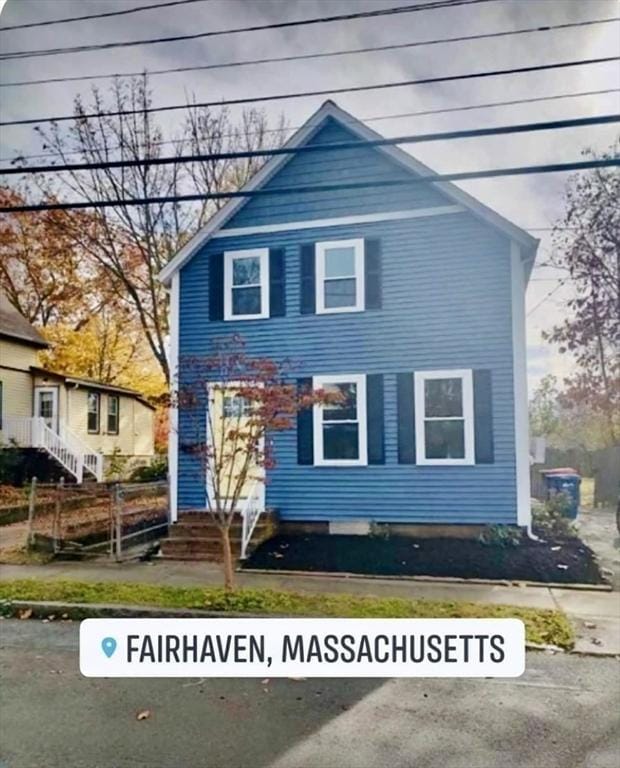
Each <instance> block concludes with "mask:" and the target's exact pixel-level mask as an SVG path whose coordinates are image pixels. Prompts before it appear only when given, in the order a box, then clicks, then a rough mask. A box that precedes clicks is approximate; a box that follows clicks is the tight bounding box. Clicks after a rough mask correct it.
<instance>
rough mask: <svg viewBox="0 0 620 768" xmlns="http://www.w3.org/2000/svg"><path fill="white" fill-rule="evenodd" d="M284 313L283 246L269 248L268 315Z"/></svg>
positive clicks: (278, 315) (284, 275)
mask: <svg viewBox="0 0 620 768" xmlns="http://www.w3.org/2000/svg"><path fill="white" fill-rule="evenodd" d="M285 315H286V271H285V264H284V248H270V249H269V316H270V317H284V316H285Z"/></svg>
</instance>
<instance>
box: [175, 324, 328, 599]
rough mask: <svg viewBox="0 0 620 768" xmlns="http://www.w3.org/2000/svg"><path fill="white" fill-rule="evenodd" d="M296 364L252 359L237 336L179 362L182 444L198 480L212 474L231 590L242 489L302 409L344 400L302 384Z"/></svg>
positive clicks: (261, 475)
mask: <svg viewBox="0 0 620 768" xmlns="http://www.w3.org/2000/svg"><path fill="white" fill-rule="evenodd" d="M292 369H293V366H292V364H291V363H290V362H287V361H283V362H278V361H275V360H271V359H269V358H258V357H252V356H251V355H249V354H248V353H247V351H246V347H245V343H244V342H243V340H242V339H241V338H240V337H239V336H234V337H231V338H225V339H220V340H217V341H215V342H214V344H213V353H212V354H210V355H208V356H205V357H193V358H185V359H183V360H181V362H180V380H181V384H180V387H179V390H178V392H177V393H176V394H175V402H176V404H177V407H178V409H179V424H180V425H181V426H182V440H181V442H180V450H181V451H182V452H184V453H185V454H187V455H188V457H189V458H190V461H191V463H192V464H193V466H194V470H195V472H196V473H197V478H196V479H198V480H199V482H200V481H204V478H206V484H207V499H206V511H207V513H208V514H209V516H210V518H211V519H212V520H213V522H214V523H215V524H216V526H217V528H218V530H219V533H220V538H221V545H222V561H223V571H224V584H225V586H226V588H227V589H232V588H233V586H234V564H233V557H232V552H231V542H230V527H231V524H232V523H233V520H234V519H235V515H236V514H237V513H238V512H239V511H240V503H241V501H242V499H243V498H244V494H247V493H248V492H249V491H251V489H252V486H253V485H254V484H255V483H264V482H265V473H266V471H267V470H269V469H271V468H273V467H274V466H275V460H276V457H275V453H274V450H273V443H272V437H273V435H274V434H275V433H278V432H283V431H285V430H288V429H291V428H292V426H293V424H294V419H295V417H296V414H297V413H298V412H299V411H300V410H304V409H307V408H311V407H312V406H313V405H315V404H324V403H330V402H335V401H337V400H338V396H336V395H334V394H331V393H327V392H326V391H323V390H314V391H312V390H299V389H298V388H297V386H296V383H295V381H294V380H293V379H292Z"/></svg>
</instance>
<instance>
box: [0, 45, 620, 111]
mask: <svg viewBox="0 0 620 768" xmlns="http://www.w3.org/2000/svg"><path fill="white" fill-rule="evenodd" d="M618 60H620V56H605V57H601V58H597V59H580V60H575V61H562V62H556V63H554V64H538V65H535V66H530V67H515V68H512V69H493V70H486V71H483V72H467V73H465V74H461V75H442V76H439V77H423V78H418V79H416V80H401V81H397V82H389V83H376V84H375V85H356V86H349V87H348V88H327V89H323V90H316V91H303V92H299V91H298V92H293V93H280V94H274V95H271V96H246V97H243V98H239V99H227V100H220V101H203V102H193V103H189V104H187V103H186V104H169V105H167V106H163V107H145V108H144V109H126V110H117V111H113V112H83V113H77V114H73V115H57V116H50V117H31V118H26V119H22V120H8V121H4V122H0V126H8V125H34V124H36V123H58V122H64V121H67V120H86V119H91V118H99V117H122V116H125V115H145V114H147V113H153V112H172V111H178V110H181V109H187V108H189V107H192V108H194V109H196V108H203V107H226V106H232V105H239V104H254V103H262V102H266V101H283V100H286V99H301V98H307V97H310V96H329V95H333V94H337V93H359V92H362V91H377V90H385V89H388V88H402V87H405V86H410V85H428V84H430V83H447V82H457V81H461V80H472V79H477V78H486V77H499V76H503V75H516V74H522V73H525V72H543V71H546V70H550V69H566V68H567V67H580V66H588V65H591V64H603V63H608V62H610V61H618Z"/></svg>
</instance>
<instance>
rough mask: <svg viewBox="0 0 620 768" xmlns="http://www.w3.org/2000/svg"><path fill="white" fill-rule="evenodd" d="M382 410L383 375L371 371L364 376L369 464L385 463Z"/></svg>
mask: <svg viewBox="0 0 620 768" xmlns="http://www.w3.org/2000/svg"><path fill="white" fill-rule="evenodd" d="M383 410H384V408H383V376H382V375H381V374H380V373H373V374H371V375H369V376H367V377H366V427H367V431H368V437H367V440H368V463H369V464H385V438H384V434H385V427H384V416H383Z"/></svg>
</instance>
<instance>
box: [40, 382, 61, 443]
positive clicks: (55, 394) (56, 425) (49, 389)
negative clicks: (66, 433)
mask: <svg viewBox="0 0 620 768" xmlns="http://www.w3.org/2000/svg"><path fill="white" fill-rule="evenodd" d="M48 392H49V393H51V395H52V413H53V415H52V419H51V421H52V423H51V425H50V424H48V426H49V427H50V429H53V430H54V432H59V424H60V418H59V413H58V387H43V386H35V388H34V415H35V416H36V417H38V416H40V413H39V408H40V403H41V399H40V395H42V394H46V393H48Z"/></svg>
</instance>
